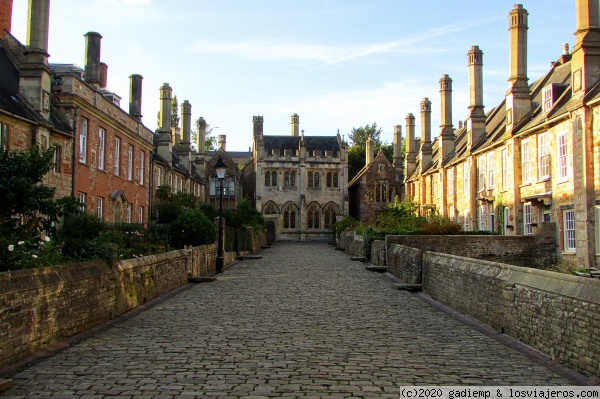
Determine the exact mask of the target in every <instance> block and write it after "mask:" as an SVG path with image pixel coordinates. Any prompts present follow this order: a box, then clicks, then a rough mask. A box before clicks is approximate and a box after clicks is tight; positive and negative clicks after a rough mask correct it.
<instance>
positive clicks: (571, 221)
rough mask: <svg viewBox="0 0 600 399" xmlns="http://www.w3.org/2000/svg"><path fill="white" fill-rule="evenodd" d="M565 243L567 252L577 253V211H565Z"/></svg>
mask: <svg viewBox="0 0 600 399" xmlns="http://www.w3.org/2000/svg"><path fill="white" fill-rule="evenodd" d="M563 242H564V250H565V251H566V252H575V249H576V248H577V245H576V240H575V209H564V210H563Z"/></svg>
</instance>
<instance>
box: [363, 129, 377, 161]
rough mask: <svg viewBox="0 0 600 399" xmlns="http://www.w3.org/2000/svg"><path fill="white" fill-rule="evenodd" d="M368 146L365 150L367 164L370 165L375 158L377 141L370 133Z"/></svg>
mask: <svg viewBox="0 0 600 399" xmlns="http://www.w3.org/2000/svg"><path fill="white" fill-rule="evenodd" d="M366 147H367V148H366V151H365V158H366V162H365V165H367V166H368V165H370V164H371V163H372V162H373V160H374V159H375V142H374V141H373V137H371V136H370V135H369V138H367V142H366Z"/></svg>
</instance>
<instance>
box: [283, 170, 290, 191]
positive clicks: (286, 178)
mask: <svg viewBox="0 0 600 399" xmlns="http://www.w3.org/2000/svg"><path fill="white" fill-rule="evenodd" d="M283 187H284V188H289V187H290V172H283Z"/></svg>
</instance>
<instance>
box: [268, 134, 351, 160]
mask: <svg viewBox="0 0 600 399" xmlns="http://www.w3.org/2000/svg"><path fill="white" fill-rule="evenodd" d="M302 139H303V138H302V137H300V136H263V142H264V144H265V150H267V151H269V150H273V149H279V150H280V152H281V153H283V150H297V149H299V148H300V140H302ZM304 144H305V145H306V150H307V151H308V152H309V153H311V152H312V151H314V150H325V151H333V153H334V155H335V154H337V153H338V152H339V151H340V143H339V142H338V138H337V136H304Z"/></svg>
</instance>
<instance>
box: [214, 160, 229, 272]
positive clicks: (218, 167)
mask: <svg viewBox="0 0 600 399" xmlns="http://www.w3.org/2000/svg"><path fill="white" fill-rule="evenodd" d="M215 171H216V172H217V178H218V179H219V241H218V242H219V244H218V248H217V265H216V266H217V267H216V270H215V271H216V273H223V224H224V223H223V179H224V178H225V172H226V171H227V165H225V162H223V159H222V158H221V156H220V155H219V160H218V161H217V163H216V164H215Z"/></svg>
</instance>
